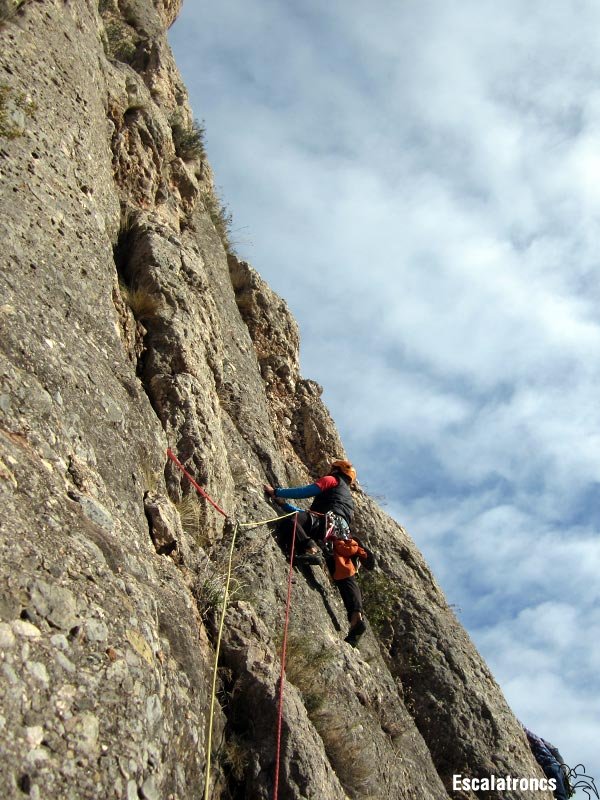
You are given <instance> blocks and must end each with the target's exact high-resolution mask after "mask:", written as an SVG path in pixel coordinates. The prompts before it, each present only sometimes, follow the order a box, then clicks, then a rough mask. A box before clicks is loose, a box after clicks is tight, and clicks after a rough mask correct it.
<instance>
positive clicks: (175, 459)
mask: <svg viewBox="0 0 600 800" xmlns="http://www.w3.org/2000/svg"><path fill="white" fill-rule="evenodd" d="M167 455H168V456H169V458H170V459H171V461H172V462H173V463H174V464H176V465H177V466H178V467H179V469H180V470H181V471H182V472H183V474H184V475H185V477H186V478H187V479H188V481H189V482H190V483H191V484H192V486H193V487H194V489H195V490H196V491H197V492H198V493H199V494H201V495H202V497H204V499H205V500H208V502H209V503H210V504H211V506H214V507H215V508H216V509H217V511H218V512H219V514H223V516H224V517H227V516H228V514H226V513H225V511H223V509H222V508H220V507H219V506H218V505H217V504H216V503H215V501H214V500H213V499H212V498H211V497H209V495H208V494H207V493H206V492H205V491H204V489H203V488H202V487H201V486H199V485H198V484H197V483H196V481H195V480H194V479H193V478H192V476H191V475H190V473H189V472H188V471H187V469H186V468H185V467H184V466H183V464H182V463H181V461H179V460H178V458H177V457H176V455H175V453H174V452H173V451H172V450H171V448H170V447H169V448H168V449H167Z"/></svg>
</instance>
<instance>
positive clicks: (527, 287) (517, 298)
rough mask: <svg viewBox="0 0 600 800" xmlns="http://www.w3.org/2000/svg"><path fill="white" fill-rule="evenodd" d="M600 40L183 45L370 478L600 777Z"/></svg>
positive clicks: (265, 37)
mask: <svg viewBox="0 0 600 800" xmlns="http://www.w3.org/2000/svg"><path fill="white" fill-rule="evenodd" d="M599 27H600V6H599V5H598V4H597V3H595V2H592V0H573V2H572V3H567V4H565V3H563V2H558V0H544V2H542V0H531V2H529V3H527V4H523V3H522V2H517V0H508V2H505V3H502V4H498V3H492V2H491V0H483V1H482V0H468V1H467V2H465V3H462V4H448V3H446V2H444V0H424V2H421V3H417V4H415V3H391V2H389V0H374V2H372V3H369V4H365V3H362V2H358V0H343V2H342V0H332V1H331V2H330V3H327V4H322V3H317V2H316V0H306V2H305V3H304V4H302V6H301V7H294V8H293V9H292V8H290V6H289V4H285V3H283V2H281V1H279V2H278V1H277V0H267V2H264V3H261V4H260V5H256V4H255V5H253V6H252V8H251V9H250V8H249V7H248V6H247V4H243V3H241V2H240V0H225V1H224V2H223V3H220V4H213V5H212V6H210V7H207V6H203V7H202V8H198V7H195V6H194V4H192V3H188V4H187V5H184V8H183V16H182V20H181V21H180V23H178V24H176V25H175V27H174V28H173V36H172V39H173V42H174V44H175V45H176V54H177V58H178V62H179V63H180V65H181V66H182V67H183V71H184V76H185V78H186V81H187V84H188V87H189V88H190V91H191V96H192V102H193V104H194V108H195V113H196V115H197V116H198V117H200V118H205V120H206V125H207V139H208V148H209V154H210V155H211V161H212V163H213V166H214V167H215V171H216V175H217V182H218V183H219V184H220V185H222V187H223V190H224V194H225V197H226V200H227V202H228V203H229V205H230V207H231V210H232V211H233V214H234V219H235V226H239V228H241V230H240V231H239V233H238V234H236V233H235V232H234V238H235V237H236V235H237V237H238V239H239V241H240V244H239V249H240V251H241V254H242V255H247V256H248V257H249V258H250V260H251V261H252V262H253V264H254V266H255V267H256V268H257V269H259V270H260V271H261V273H262V274H263V275H264V276H265V277H266V278H267V280H269V282H270V283H271V285H273V286H274V288H275V289H276V290H277V291H279V292H280V293H281V294H283V295H284V296H285V298H286V300H288V302H289V304H290V306H291V307H292V310H293V311H294V313H295V314H296V316H297V318H298V319H299V322H300V325H301V332H302V336H303V355H302V358H303V370H304V373H305V374H306V375H308V376H310V377H314V378H316V379H317V380H319V381H320V382H321V383H322V384H323V385H324V386H325V395H324V396H325V399H326V401H327V402H328V404H329V405H330V407H331V410H332V412H333V415H334V418H335V419H336V421H337V422H338V425H339V427H340V429H341V433H342V436H343V438H344V441H345V443H346V446H347V448H348V450H349V452H350V454H351V455H352V457H353V458H354V459H355V460H356V461H357V466H358V467H359V470H360V474H361V478H362V479H363V481H364V482H365V483H366V484H367V485H368V486H369V488H370V489H372V491H373V492H374V493H375V494H381V493H383V494H385V495H386V496H387V498H388V502H389V504H390V505H389V508H390V510H392V511H393V512H394V513H395V516H396V517H397V518H398V519H399V520H400V521H401V522H402V523H403V524H404V525H405V526H406V527H407V528H408V529H409V530H410V531H411V532H412V533H413V535H414V536H415V538H416V540H417V542H418V544H419V545H420V546H421V547H422V548H423V550H424V552H425V554H426V556H427V558H428V559H429V561H430V563H431V564H432V567H433V569H434V572H435V573H436V575H437V576H438V577H439V579H440V581H441V583H442V585H443V586H444V589H445V590H446V592H447V594H448V596H449V599H450V601H451V602H453V603H457V604H458V605H460V606H461V607H462V608H463V612H462V617H463V619H464V620H465V622H466V623H467V625H468V626H470V630H471V632H472V634H473V636H474V638H475V641H476V643H477V645H478V646H479V647H480V648H481V650H482V652H483V653H484V655H485V656H486V658H488V660H489V662H490V664H491V666H492V668H493V670H494V672H495V674H496V676H497V677H498V679H499V680H500V682H501V685H502V686H503V688H504V691H505V693H506V694H507V696H508V698H509V700H510V702H511V703H512V704H513V707H514V709H515V711H516V712H517V714H518V715H520V716H521V717H522V718H523V721H524V722H526V723H529V724H530V727H532V728H533V729H536V730H538V732H539V733H540V734H541V735H543V736H546V737H547V738H550V739H556V743H557V744H559V745H560V746H561V749H563V750H567V752H566V753H565V755H568V756H569V758H574V759H582V760H585V761H586V764H587V766H588V767H589V768H590V769H592V771H593V768H594V767H595V772H596V775H597V776H598V777H599V778H600V763H598V761H597V753H596V752H595V751H594V752H592V750H593V748H591V746H590V744H589V743H590V742H596V741H597V740H598V738H599V736H600V730H599V729H598V725H597V716H596V717H594V714H596V715H597V711H598V706H597V702H598V701H597V699H596V698H597V697H598V696H599V692H598V689H599V688H600V687H599V685H598V678H597V675H598V674H599V671H598V665H599V661H600V649H599V648H598V646H597V645H595V644H593V643H595V642H597V641H600V614H599V612H598V610H597V609H598V599H599V598H598V590H597V589H596V586H597V585H598V581H597V575H598V570H599V569H600V546H599V540H598V536H597V531H596V524H597V519H598V511H599V510H600V495H598V488H600V433H599V431H600V405H599V404H598V400H597V394H598V384H599V378H600V322H599V317H598V311H597V309H598V307H600V268H599V266H600V264H599V261H600V256H599V255H598V254H599V253H600V226H599V225H598V212H599V210H600V189H599V188H598V187H599V186H600V149H599V148H598V145H597V143H598V141H599V133H600V90H599V89H598V86H600V49H598V47H597V43H596V38H597V31H598V29H599ZM548 620H552V622H550V623H548ZM583 642H585V643H586V644H585V645H583V644H582V643H583ZM573 653H575V654H576V657H574V656H573ZM595 720H596V721H595ZM563 741H565V742H566V747H563ZM594 759H596V763H595V764H594ZM588 762H589V763H588Z"/></svg>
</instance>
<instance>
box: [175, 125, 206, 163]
mask: <svg viewBox="0 0 600 800" xmlns="http://www.w3.org/2000/svg"><path fill="white" fill-rule="evenodd" d="M171 131H172V134H173V145H174V146H175V153H176V154H177V155H178V156H179V158H181V159H183V160H184V161H195V160H196V159H200V160H201V161H204V160H205V159H206V147H205V135H206V128H205V126H204V124H203V123H201V122H198V120H197V119H195V120H194V121H193V122H192V124H191V125H188V124H186V122H185V121H184V120H183V119H182V117H181V115H179V114H175V115H174V116H173V117H172V118H171Z"/></svg>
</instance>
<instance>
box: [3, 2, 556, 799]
mask: <svg viewBox="0 0 600 800" xmlns="http://www.w3.org/2000/svg"><path fill="white" fill-rule="evenodd" d="M179 7H180V2H179V0H172V1H171V0H154V2H151V0H100V1H99V2H92V0H69V1H68V2H64V0H25V2H22V3H17V2H14V3H10V2H9V3H7V2H4V3H3V4H2V5H1V6H0V67H1V70H0V120H1V125H0V135H1V136H2V141H1V142H0V178H1V181H0V193H1V202H2V215H1V216H0V233H1V240H2V262H3V269H2V277H1V281H2V292H1V299H0V326H1V337H0V353H1V355H0V359H1V361H0V495H1V498H0V502H1V505H2V515H1V519H0V526H1V537H0V548H1V552H0V670H1V672H2V680H0V741H1V747H2V753H3V758H2V768H1V770H0V793H1V794H2V797H7V798H20V797H25V796H28V797H31V798H47V797H52V798H55V799H56V800H60V799H62V798H65V800H67V798H68V800H82V798H123V799H124V800H125V799H126V800H132V798H146V800H163V799H164V800H167V799H170V800H188V799H189V800H192V798H193V799H194V800H196V798H198V797H201V796H203V792H204V786H205V781H206V779H207V775H206V763H207V753H206V743H207V738H206V726H207V720H208V709H209V704H210V695H211V680H212V674H211V673H212V665H213V661H214V647H215V641H216V629H217V622H218V620H217V616H218V608H219V606H220V604H221V601H222V598H223V592H224V583H225V575H226V562H227V552H228V548H229V545H230V542H231V537H232V535H233V531H234V526H233V525H232V524H231V520H234V519H242V520H260V519H264V518H268V517H270V516H272V514H273V511H272V509H271V508H270V507H269V506H268V505H267V504H266V503H265V501H264V498H263V495H262V490H261V486H262V483H263V482H265V481H269V482H271V483H281V484H289V483H295V482H306V481H308V480H309V479H310V478H312V477H315V476H316V475H317V474H319V473H320V472H321V470H323V469H324V468H325V467H326V466H327V464H328V462H329V460H330V459H331V458H332V457H334V456H335V457H340V456H343V455H344V449H343V446H342V444H341V442H340V439H339V436H338V433H337V431H336V429H335V425H334V423H333V421H332V419H331V417H330V415H329V413H328V411H327V409H326V408H325V406H324V405H323V403H322V401H321V389H320V387H319V386H318V385H317V384H316V383H314V382H313V381H310V380H306V379H304V378H303V377H302V376H301V375H300V373H299V366H298V350H299V335H298V328H297V325H296V323H295V321H294V319H293V318H292V316H291V314H290V312H289V311H288V309H287V306H286V304H285V302H284V301H283V300H282V299H281V298H279V297H277V296H276V295H275V294H274V293H273V292H272V290H271V289H270V288H269V287H268V286H267V285H266V284H265V282H264V281H263V280H262V279H261V277H260V275H259V274H258V272H256V271H255V270H254V269H253V268H252V267H251V266H250V265H249V264H247V263H245V262H244V261H241V260H239V259H238V258H237V257H236V256H235V255H233V254H232V253H227V252H226V250H225V248H224V246H223V235H222V234H223V230H222V225H221V222H222V215H221V217H219V209H220V206H219V201H218V199H217V198H216V196H215V193H214V188H213V178H212V172H211V169H210V166H209V164H208V163H207V162H206V159H205V156H204V152H203V148H202V147H201V146H200V145H201V141H200V140H199V139H198V138H197V136H198V135H199V134H198V131H197V129H196V138H194V135H195V134H194V131H195V129H194V126H193V119H192V115H191V111H190V108H189V106H188V101H187V95H186V91H185V87H184V86H183V84H182V81H181V78H180V76H179V74H178V72H177V69H176V66H175V64H174V61H173V58H172V55H171V52H170V49H169V47H168V44H167V40H166V27H167V26H168V25H170V24H171V23H172V21H173V20H174V18H175V16H176V14H177V12H178V10H179ZM200 112H201V109H200ZM186 136H187V138H186ZM190 137H191V138H190ZM190 143H191V146H190ZM220 220H221V222H220ZM168 447H171V448H173V450H174V451H175V452H176V453H177V454H178V456H179V458H180V459H181V460H182V461H183V462H184V463H185V465H186V467H187V469H188V470H189V471H190V472H191V473H192V474H193V475H194V477H195V479H196V480H197V481H198V482H199V483H200V484H201V485H202V486H203V487H204V488H205V489H206V490H207V491H208V493H209V494H210V495H211V496H212V497H213V498H215V499H216V500H217V501H218V503H219V504H220V505H221V507H222V508H223V509H225V510H226V512H227V514H228V515H229V516H230V518H231V520H230V521H229V522H226V521H225V519H224V518H223V516H221V515H220V514H219V513H218V512H217V511H216V510H215V509H214V508H213V507H212V506H211V505H210V504H208V503H207V502H206V501H204V500H202V499H201V498H198V497H196V496H195V493H194V492H193V490H191V488H190V486H189V485H188V483H187V481H186V480H185V479H184V478H183V477H182V475H181V474H180V473H179V471H178V470H177V468H176V467H175V466H174V465H173V464H172V462H171V461H170V460H169V459H168V458H167V455H166V451H167V448H168ZM358 466H359V468H360V465H358ZM355 498H356V501H357V505H358V509H359V512H358V529H359V531H360V534H361V535H362V536H364V538H365V539H366V540H367V541H368V542H369V543H370V545H371V547H372V548H373V549H374V550H376V551H377V552H378V553H379V557H380V562H379V563H380V565H379V567H378V569H377V571H376V573H375V574H374V577H373V583H372V586H374V587H377V586H378V587H380V592H383V591H384V589H385V602H384V598H383V597H382V596H381V595H380V597H379V599H378V596H377V592H375V594H371V595H370V601H369V602H370V603H371V608H372V614H373V616H374V618H375V615H376V614H379V617H381V619H379V622H380V623H381V624H378V625H377V626H376V630H375V627H373V628H372V629H371V630H369V631H368V633H367V634H366V636H365V637H364V640H363V642H362V643H361V647H360V649H352V648H350V646H349V645H347V644H346V643H344V641H343V637H344V635H345V632H346V626H347V621H346V619H345V616H344V612H343V607H342V604H341V602H340V599H339V597H338V595H337V593H336V590H335V587H332V586H331V584H330V583H329V581H328V579H327V578H326V576H325V574H324V573H323V572H322V570H320V568H318V567H305V568H303V571H296V572H295V573H294V584H293V598H294V599H293V608H292V619H291V628H290V644H291V648H290V656H289V658H290V663H289V670H288V681H287V684H286V692H285V697H286V699H285V704H284V708H283V720H282V730H283V739H282V758H281V772H280V794H279V796H280V798H294V799H297V800H300V798H311V800H312V799H313V798H314V799H315V800H317V799H318V800H334V799H335V800H337V799H338V798H340V799H342V798H346V797H349V798H381V799H384V798H385V799H387V798H399V799H401V800H415V798H416V799H417V800H442V798H447V797H448V796H453V795H452V791H451V785H452V774H453V773H462V774H463V775H473V776H480V777H481V776H485V775H489V774H496V775H503V774H510V775H513V776H539V777H541V773H539V770H538V768H537V766H536V765H535V763H534V762H533V759H532V757H531V754H530V752H529V749H528V746H527V743H526V741H525V738H524V736H523V735H522V733H521V731H520V728H519V726H518V724H517V722H516V720H515V719H514V717H513V715H512V713H511V711H510V710H509V708H508V707H507V705H506V703H505V700H504V698H503V697H502V693H501V691H500V689H499V688H498V686H497V684H496V683H495V681H494V679H493V677H492V675H491V674H490V672H489V670H488V668H487V667H486V665H485V664H484V663H483V661H482V660H481V658H480V656H479V655H478V654H477V652H476V650H475V649H474V647H473V645H472V643H471V642H470V640H469V638H468V636H467V635H466V633H465V632H464V630H463V629H462V628H461V627H460V625H459V624H458V622H457V621H456V619H455V617H454V615H453V613H452V612H451V610H450V609H449V608H448V607H447V604H446V602H445V600H444V597H443V595H442V593H441V591H440V589H439V588H438V586H437V585H436V583H435V580H434V578H433V576H432V575H431V573H430V571H429V569H428V568H427V565H426V564H425V563H424V561H423V558H422V556H421V555H420V554H419V552H418V551H417V550H416V548H415V546H414V544H413V542H412V541H411V539H410V537H409V536H408V534H407V533H406V532H405V531H404V530H403V529H402V528H401V527H400V526H399V525H398V524H397V523H395V522H394V521H393V520H391V519H390V518H389V517H387V516H386V515H385V514H383V512H382V511H381V510H380V509H379V508H378V507H377V506H376V504H375V503H374V502H373V501H372V500H371V499H370V498H369V497H368V496H367V495H366V494H364V493H363V491H362V490H361V489H360V488H356V490H355ZM286 581H287V564H286V560H285V558H284V555H283V553H282V551H281V550H280V548H279V547H278V545H277V542H276V540H275V538H274V535H273V530H272V528H271V527H269V526H263V527H260V528H256V529H252V530H240V531H239V533H238V539H237V545H236V549H235V553H234V569H233V580H232V584H231V601H230V605H229V610H228V612H227V617H226V620H225V627H224V635H223V643H222V654H221V662H220V663H221V665H220V669H219V675H218V687H217V695H216V712H215V718H214V733H213V740H212V742H213V751H212V754H211V756H212V769H211V775H210V790H209V796H210V797H211V798H252V799H253V800H254V798H265V800H266V798H270V797H272V792H273V776H274V767H275V732H276V717H277V702H278V701H277V698H278V691H279V689H278V681H279V649H280V644H281V634H282V627H283V614H284V605H285V596H286V591H287V587H286ZM378 604H379V605H381V607H382V608H383V610H384V613H383V616H382V614H381V608H379V607H378ZM375 633H377V635H375ZM315 665H318V668H317V667H316V666H315ZM454 796H456V797H459V796H461V797H468V798H473V797H475V796H476V795H474V794H472V793H469V794H462V795H458V794H457V795H454ZM477 796H479V797H488V796H489V797H496V795H494V794H492V795H489V793H488V794H485V793H481V794H479V795H477ZM503 797H504V798H509V797H510V798H526V797H528V795H527V794H526V793H522V792H521V793H519V792H513V793H504V794H503ZM535 797H536V798H538V800H542V798H549V797H550V795H547V794H544V793H542V792H538V793H536V794H535Z"/></svg>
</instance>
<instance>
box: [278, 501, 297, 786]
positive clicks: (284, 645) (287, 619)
mask: <svg viewBox="0 0 600 800" xmlns="http://www.w3.org/2000/svg"><path fill="white" fill-rule="evenodd" d="M297 523H298V514H296V515H295V516H294V530H293V532H292V549H291V552H290V570H289V572H288V590H287V603H286V605H285V624H284V627H283V643H282V645H281V676H280V678H279V710H278V712H277V750H276V753H275V785H274V788H273V800H277V797H278V792H279V760H280V757H281V725H282V722H283V682H284V678H285V656H286V650H287V634H288V625H289V622H290V605H291V600H292V570H293V566H294V547H295V545H296V525H297Z"/></svg>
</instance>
